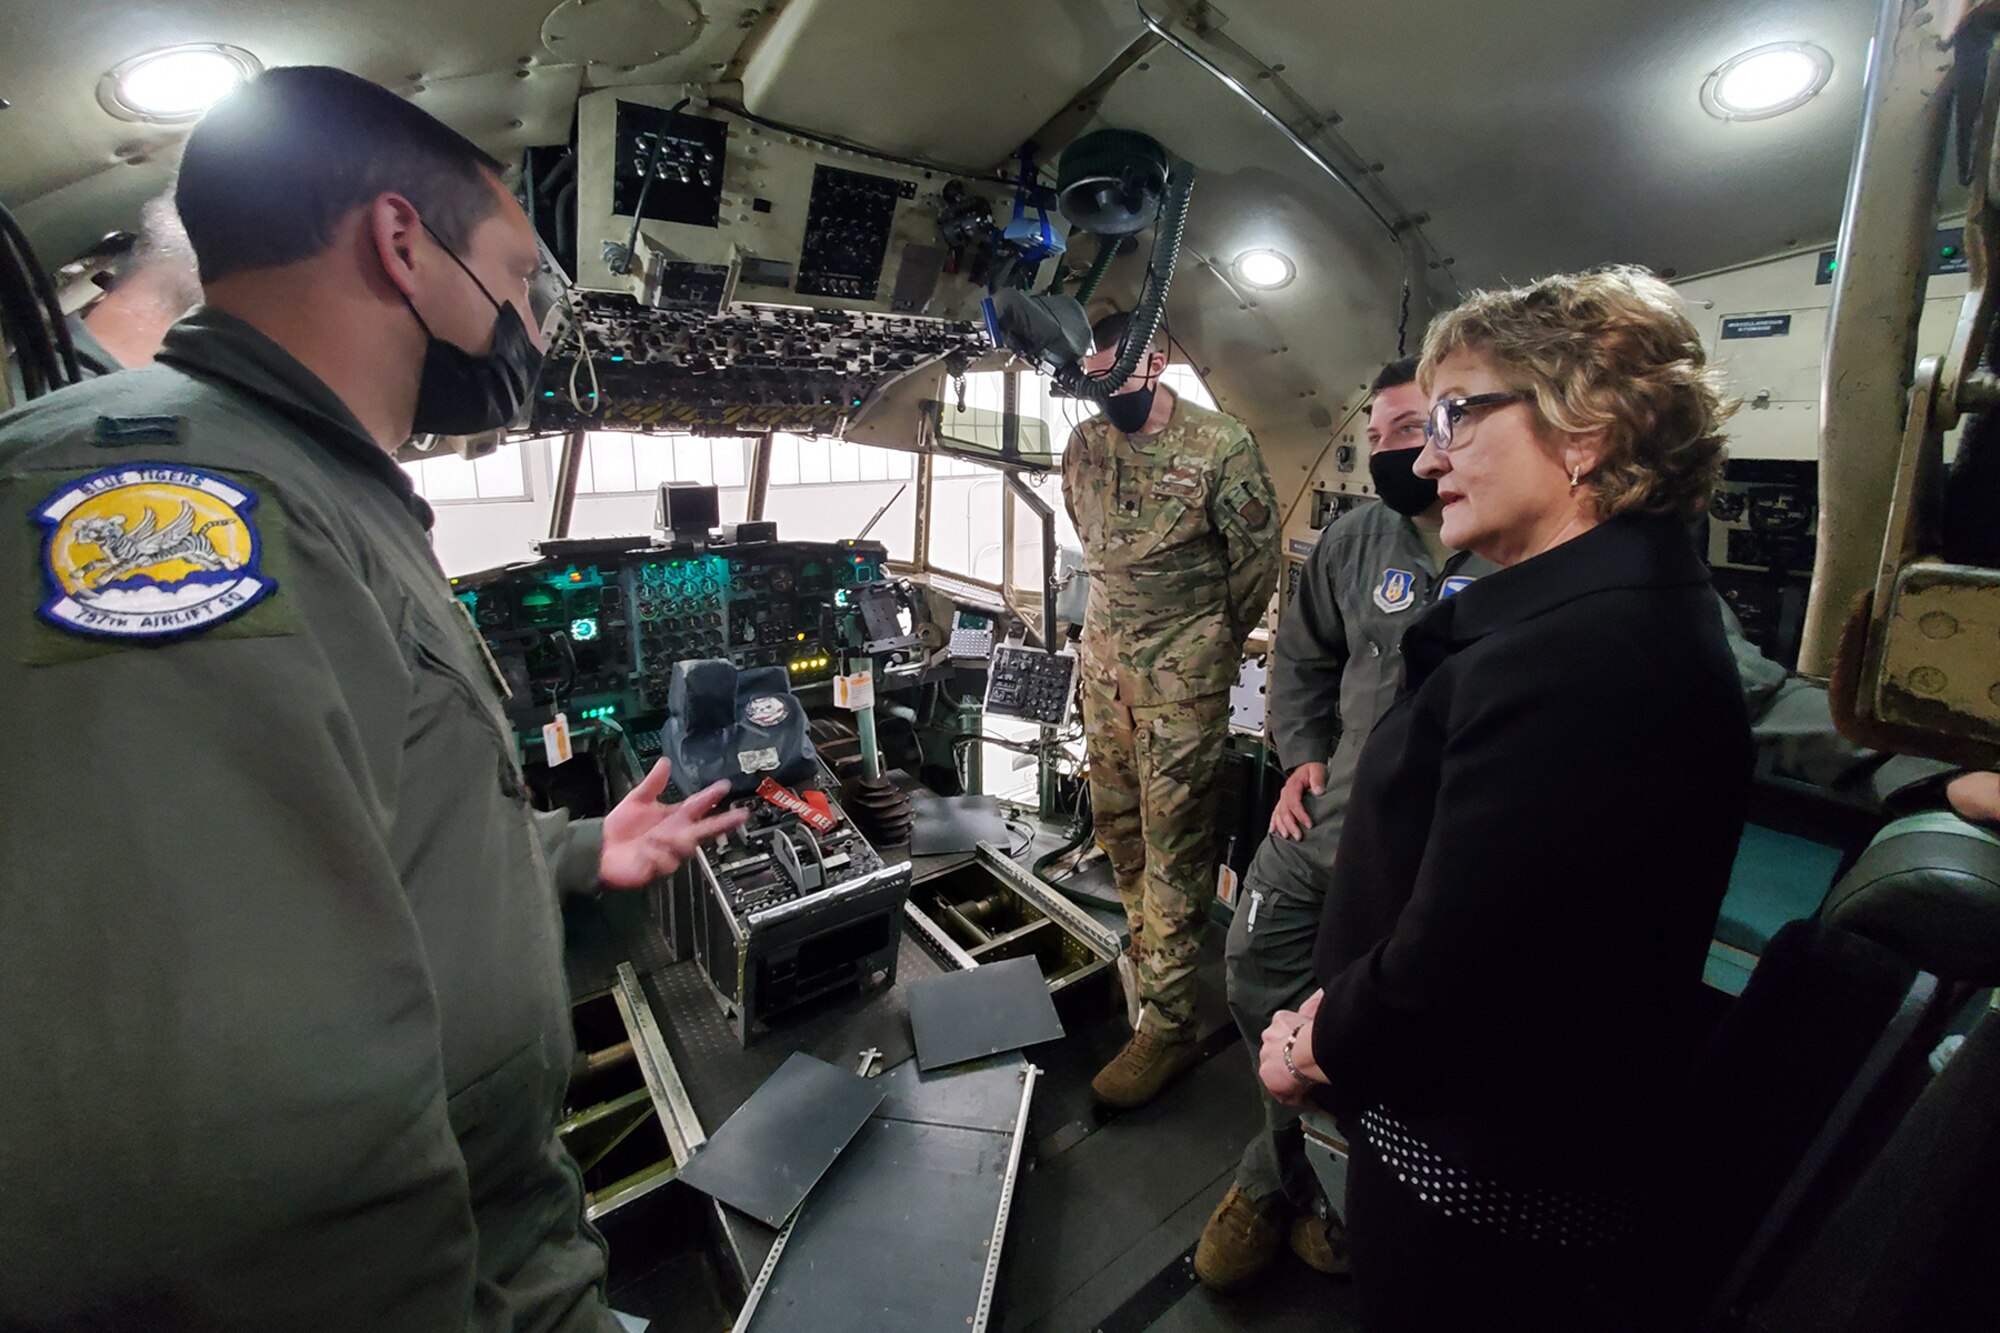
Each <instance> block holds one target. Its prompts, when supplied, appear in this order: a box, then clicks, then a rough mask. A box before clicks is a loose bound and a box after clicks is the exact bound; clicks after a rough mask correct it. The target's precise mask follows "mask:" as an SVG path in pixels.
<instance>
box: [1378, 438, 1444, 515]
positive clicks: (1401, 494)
mask: <svg viewBox="0 0 2000 1333" xmlns="http://www.w3.org/2000/svg"><path fill="white" fill-rule="evenodd" d="M1422 452H1423V450H1422V449H1384V450H1383V451H1382V452H1381V453H1377V454H1370V455H1368V477H1369V479H1370V480H1371V481H1373V482H1374V483H1375V494H1377V495H1379V496H1381V497H1382V503H1383V504H1385V505H1388V506H1389V508H1391V509H1393V510H1395V511H1396V512H1397V513H1399V514H1401V515H1403V516H1404V517H1405V518H1415V517H1416V516H1417V515H1418V514H1421V513H1423V512H1424V511H1425V510H1426V509H1429V508H1430V507H1431V506H1432V505H1434V504H1436V503H1437V498H1438V484H1437V480H1436V479H1435V478H1433V477H1420V476H1418V475H1417V474H1416V472H1415V471H1414V469H1415V468H1416V466H1417V455H1418V454H1420V453H1422Z"/></svg>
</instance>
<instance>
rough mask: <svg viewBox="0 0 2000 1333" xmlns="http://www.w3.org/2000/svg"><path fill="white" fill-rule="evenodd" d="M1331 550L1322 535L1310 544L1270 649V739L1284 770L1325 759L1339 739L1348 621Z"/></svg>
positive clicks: (1332, 550)
mask: <svg viewBox="0 0 2000 1333" xmlns="http://www.w3.org/2000/svg"><path fill="white" fill-rule="evenodd" d="M1328 531H1329V532H1331V529H1329V530H1328ZM1334 549H1335V543H1334V542H1332V541H1331V540H1330V539H1328V538H1326V537H1322V538H1321V539H1320V542H1319V545H1318V546H1316V547H1314V548H1313V555H1312V562H1311V563H1310V564H1309V565H1307V566H1306V569H1305V571H1304V573H1303V574H1302V575H1301V577H1300V578H1299V587H1298V591H1297V593H1295V594H1294V595H1293V597H1292V600H1291V601H1290V602H1289V603H1287V604H1286V606H1285V611H1284V614H1283V615H1281V616H1279V617H1278V635H1277V639H1276V640H1275V641H1274V642H1273V644H1272V647H1271V694H1270V699H1271V708H1270V723H1269V726H1270V731H1271V743H1272V745H1273V746H1274V747H1275V748H1276V749H1277V752H1278V762H1279V764H1281V765H1282V766H1283V767H1284V769H1285V771H1286V772H1287V773H1289V772H1291V771H1292V770H1293V769H1295V768H1297V767H1298V766H1299V765H1300V764H1323V763H1325V762H1326V760H1327V758H1328V757H1329V756H1331V755H1332V754H1333V749H1334V746H1335V745H1336V744H1338V742H1339V740H1340V685H1341V679H1342V676H1343V675H1344V674H1345V673H1346V670H1347V624H1346V622H1345V621H1344V620H1343V619H1342V617H1341V614H1340V602H1339V599H1338V598H1336V597H1335V595H1334V593H1335V589H1336V587H1337V586H1338V585H1337V582H1336V580H1337V577H1338V575H1339V572H1340V571H1339V569H1338V568H1337V565H1336V561H1335V559H1334Z"/></svg>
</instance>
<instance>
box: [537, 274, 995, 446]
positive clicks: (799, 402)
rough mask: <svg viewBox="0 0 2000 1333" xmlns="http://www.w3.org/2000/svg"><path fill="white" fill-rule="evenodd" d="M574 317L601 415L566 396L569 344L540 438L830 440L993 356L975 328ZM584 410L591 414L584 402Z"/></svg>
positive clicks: (742, 312)
mask: <svg viewBox="0 0 2000 1333" xmlns="http://www.w3.org/2000/svg"><path fill="white" fill-rule="evenodd" d="M577 314H578V316H579V318H580V321H581V323H582V326H583V331H584V337H585V339H586V340H587V343H588V346H589V349H590V355H591V357H592V360H593V365H594V369H595V371H596V379H595V381H594V383H595V384H596V385H597V389H598V394H599V398H598V405H597V410H596V411H595V412H587V411H578V410H577V406H576V404H574V403H572V402H571V401H570V398H569V395H568V394H567V393H566V392H564V391H563V389H562V388H560V387H558V386H566V385H568V384H569V383H570V382H571V374H570V372H571V369H572V367H573V365H574V362H575V356H576V353H575V345H574V343H573V342H572V343H571V344H569V345H568V346H567V347H566V348H565V349H563V350H562V351H560V352H558V353H557V354H556V355H554V356H553V357H551V359H550V363H549V369H548V370H547V371H546V372H545V373H544V374H543V377H542V384H543V386H544V387H543V389H542V395H541V397H540V398H539V399H537V400H536V404H535V425H536V427H537V428H538V429H541V430H567V429H573V428H577V427H587V428H593V429H602V430H635V431H687V432H692V433H695V434H724V435H742V434H754V433H757V432H761V431H771V430H789V431H799V432H803V433H814V432H818V433H827V432H834V431H838V430H839V429H840V427H841V424H842V423H843V422H844V421H845V420H846V419H847V418H848V417H850V416H851V415H853V414H854V412H855V410H856V409H857V408H859V407H860V406H861V404H862V403H863V402H865V401H866V400H867V398H868V396H869V395H870V394H872V393H874V392H875V391H876V390H877V389H879V388H880V387H881V386H883V385H885V384H887V383H889V382H891V381H892V380H895V379H898V378H900V377H902V376H904V375H907V374H909V373H910V372H911V371H913V370H915V369H917V368H918V367H920V366H924V365H928V364H930V363H931V362H934V361H936V360H938V359H939V358H941V357H947V356H952V355H963V356H966V357H973V356H977V355H979V354H980V353H981V352H983V351H985V350H986V342H985V338H984V335H983V334H982V333H980V332H979V330H978V329H977V328H975V327H974V326H972V325H970V324H959V323H955V322H951V321H946V320H937V319H918V318H915V317H912V316H900V315H882V314H875V313H872V312H867V311H843V310H811V309H800V308H796V307H793V308H787V307H783V306H765V305H744V304H740V303H739V304H737V305H734V306H731V307H730V308H729V309H728V310H727V311H726V312H724V313H723V314H720V315H708V314H703V313H700V312H695V311H672V310H661V309H648V308H646V307H643V306H640V305H638V304H636V303H634V302H633V301H632V300H631V299H630V298H627V297H619V296H603V295H599V296H585V297H582V298H581V299H580V300H579V301H578V302H577ZM585 378H586V377H583V376H578V379H579V380H582V379H585ZM582 405H583V407H585V408H589V407H590V406H591V403H590V400H589V398H588V397H587V396H586V397H584V398H583V400H582Z"/></svg>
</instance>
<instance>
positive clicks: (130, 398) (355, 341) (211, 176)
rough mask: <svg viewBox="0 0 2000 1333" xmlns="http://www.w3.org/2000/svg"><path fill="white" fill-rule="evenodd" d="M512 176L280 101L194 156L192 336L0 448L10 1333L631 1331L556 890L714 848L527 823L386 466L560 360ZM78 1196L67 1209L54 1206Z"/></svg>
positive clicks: (5, 1296)
mask: <svg viewBox="0 0 2000 1333" xmlns="http://www.w3.org/2000/svg"><path fill="white" fill-rule="evenodd" d="M498 173H499V164H498V163H496V162H494V161H493V160H492V159H490V158H488V157H487V156H486V155H485V154H483V153H481V152H480V151H479V150H478V149H476V148H475V147H473V145H472V144H470V143H469V142H467V141H466V140H464V139H462V138H461V137H459V136H458V135H457V134H455V133H453V132H452V131H451V130H449V129H447V128H445V126H443V125H442V124H440V123H439V122H437V121H435V120H433V119H432V118H431V117H430V116H428V115H426V114H424V113H423V112H421V111H419V110H417V109H416V108H414V107H413V106H411V105H410V104H408V103H406V102H404V101H403V100H402V99H400V98H398V97H396V96H394V95H393V94H391V93H389V92H388V91H386V90H385V89H382V88H379V87H376V86H375V85H374V84H371V83H368V82H366V81H364V80H361V79H358V78H355V77H354V76H352V75H349V74H344V73H341V72H340V71H337V70H331V69H316V68H288V69H274V70H271V71H269V72H267V73H265V74H263V75H262V76H260V77H258V78H257V79H255V80H253V81H251V82H250V83H248V84H246V85H245V86H244V87H243V88H242V89H240V90H238V91H237V92H235V93H234V94H232V95H231V96H230V97H229V98H227V99H225V100H224V101H223V102H222V103H221V104H219V105H218V106H217V107H216V109H215V110H214V111H212V112H211V113H210V114H209V115H208V117H207V118H206V119H205V120H204V121H203V122H202V123H201V124H199V125H198V126H197V127H196V128H195V129H194V131H193V132H192V134H191V136H190V138H189V140H188V144H187V150H186V155H185V157H184V159H183V164H182V166H181V170H180V177H179V181H178V185H177V187H176V189H177V194H176V198H177V203H178V206H179V211H180V214H181V217H182V219H183V221H184V222H185V223H186V226H187V232H188V236H189V238H190V240H191V241H192V243H193V246H194V250H195V252H196V254H197V256H198V257H199V260H200V268H201V278H202V282H203V287H204V294H205V299H206V301H207V304H206V305H205V306H204V307H203V308H201V309H199V310H197V311H196V312H195V313H193V314H192V315H190V316H188V317H187V318H186V319H184V320H182V321H181V322H180V323H179V324H178V325H176V326H175V327H174V329H173V330H172V331H171V332H170V333H169V334H168V335H167V339H166V342H165V345H164V346H163V348H162V349H161V351H160V353H159V357H158V360H157V362H156V363H155V364H154V365H151V366H147V367H143V368H141V369H137V370H130V371H125V372H123V373H120V374H116V375H110V376H106V377H105V378H103V379H99V380H95V381H92V382H90V383H88V384H84V385H80V386H78V387H76V388H73V389H68V390H65V391H63V392H62V393H59V394H54V395H51V396H50V397H49V398H47V399H45V400H43V401H41V402H37V403H35V404H33V405H31V406H29V407H27V408H25V409H23V410H21V411H18V412H15V413H12V414H10V415H8V416H6V417H4V418H0V560H4V562H5V565H4V567H5V569H6V570H7V572H8V577H7V578H6V579H5V580H4V581H0V620H3V621H4V622H5V624H6V626H7V630H6V634H5V639H4V642H5V644H6V647H5V649H4V650H0V696H4V697H5V698H6V699H7V701H8V705H9V713H10V715H11V716H13V717H15V718H18V719H20V720H21V721H22V723H23V724H24V725H22V726H20V727H18V728H17V732H16V735H15V739H14V754H15V758H14V765H15V770H16V771H17V772H18V773H20V774H22V775H32V776H31V778H30V779H29V780H24V781H19V782H15V783H13V784H11V786H10V789H9V796H8V800H7V801H6V802H5V804H4V807H0V881H4V882H5V884H6V885H7V891H6V892H5V893H4V894H0V1069H5V1070H6V1071H7V1076H6V1078H5V1079H0V1125H4V1126H5V1131H4V1133H0V1252H4V1253H5V1254H6V1256H7V1258H6V1262H5V1263H4V1264H0V1326H4V1327H6V1328H26V1329H37V1330H42V1329H58V1328H59V1329H72V1328H77V1329H82V1328H88V1329H99V1328H103V1329H113V1328H115V1329H151V1328H169V1327H171V1328H199V1329H203V1330H210V1331H214V1330H260V1331H261V1330H270V1329H290V1330H319V1329H326V1330H335V1329H337V1330H344V1331H345V1330H357V1329H367V1330H370V1331H371V1333H378V1331H379V1333H402V1331H405V1330H407V1331H408V1333H443V1331H445V1330H454V1331H456V1330H479V1331H480V1333H487V1331H489V1330H530V1329H533V1330H563V1331H565V1333H572V1331H578V1330H588V1331H590V1333H611V1331H612V1330H615V1329H616V1328H618V1324H617V1323H616V1322H615V1320H614V1317H613V1316H612V1314H611V1313H610V1310H609V1308H608V1307H607V1306H606V1304H605V1302H604V1297H603V1294H602V1289H601V1288H602V1280H603V1275H604V1271H605V1264H604V1253H603V1245H602V1242H601V1241H600V1240H599V1239H598V1237H597V1236H596V1234H595V1232H593V1231H592V1230H591V1229H590V1228H589V1227H588V1226H587V1225H586V1224H585V1222H584V1218H583V1210H582V1197H581V1189H580V1182H579V1178H578V1174H577V1170H576V1166H575V1164H574V1163H573V1162H572V1161H570V1159H569V1157H568V1155H567V1154H566V1153H565V1151H564V1150H563V1148H562V1147H561V1146H560V1145H559V1144H558V1143H557V1141H556V1139H555V1135H554V1126H555V1121H556V1117H557V1115H558V1113H559V1108H560V1104H561V1098H562V1094H563V1089H564V1084H565V1081H566V1078H567V1074H568V1069H569V1064H570V1058H571V1042H570V1035H569V1014H568V999H567V996H566V995H565V990H564V981H563V972H562V961H561V939H560V927H559V924H558V918H557V905H556V893H557V891H558V889H559V888H560V889H561V890H563V891H578V890H582V891H590V890H591V889H593V888H594V887H596V886H599V885H602V886H607V887H613V888H631V887H637V886H640V885H643V884H645V883H647V882H649V881H650V880H652V879H653V878H655V877H656V876H658V875H660V874H664V873H668V872H670V871H671V870H672V869H674V868H675V867H677V866H678V865H679V864H680V863H681V861H682V860H683V859H685V858H686V857H688V856H690V855H691V854H692V853H693V850H694V848H695V847H696V846H697V845H698V844H699V843H700V842H701V841H702V840H704V839H706V838H709V837H712V836H715V835H717V834H718V833H720V832H722V831H725V830H726V829H727V828H729V827H731V826H733V824H734V823H735V822H737V821H736V820H734V819H731V818H728V817H717V816H711V815H710V814H709V812H710V811H711V810H712V809H713V808H714V806H715V804H716V802H717V800H718V799H719V796H720V791H719V789H710V790H709V791H706V792H703V793H701V794H700V795H697V796H695V797H694V798H692V799H690V800H688V801H685V802H682V803H681V804H680V805H678V806H675V805H669V804H666V803H663V802H661V801H660V800H659V797H660V793H661V792H662V791H663V790H664V788H665V784H666V780H667V773H666V772H665V769H664V767H661V768H656V769H655V770H654V772H653V773H652V774H651V775H649V777H648V778H647V779H646V781H645V782H643V783H642V784H641V785H640V786H639V787H638V788H636V789H635V790H634V791H633V792H632V793H631V795H630V796H629V797H628V798H627V799H626V800H625V801H623V802H621V803H620V804H619V806H618V807H617V808H616V809H615V810H614V811H613V812H612V813H611V815H610V816H608V817H607V818H606V819H604V820H603V821H601V822H599V821H587V822H586V821H578V822H571V821H570V820H568V819H567V817H566V816H564V815H561V814H547V815H544V814H538V813H537V812H535V811H534V810H533V809H532V808H531V807H530V805H529V803H528V792H527V788H526V785H525V784H524V782H523V780H522V775H521V770H520V767H519V765H518V763H517V760H516V757H515V754H514V749H513V741H512V733H511V731H510V729H509V727H508V725H507V722H506V719H505V717H504V715H503V713H502V711H501V698H500V693H499V687H498V686H497V684H496V681H495V679H494V676H493V673H492V672H491V671H490V668H489V664H488V659H487V658H486V656H485V654H484V652H483V650H482V647H481V645H480V643H479V641H478V639H477V638H476V637H475V635H474V634H473V632H472V628H471V625H470V622H469V621H468V619H467V618H466V617H465V616H464V614H463V613H462V611H461V609H460V608H459V606H458V605H457V604H456V603H455V602H454V600H453V598H452V596H451V592H450V588H449V586H448V584H447V583H446V581H445V578H444V576H443V574H442V572H441V571H440V570H439V568H438V564H437V561H436V558H435V557H434V556H433V554H432V552H431V549H430V545H429V541H428V537H427V531H426V530H427V526H428V520H429V509H428V507H427V506H426V505H425V504H424V502H423V501H422V500H421V499H419V498H417V497H416V496H415V495H414V494H413V493H412V492H411V489H410V484H409V482H408V480H407V479H406V478H405V477H404V475H403V473H402V471H401V470H400V469H399V468H398V467H397V466H396V465H395V463H394V462H393V461H392V460H391V457H390V451H391V450H392V449H394V448H395V447H396V446H397V445H398V444H399V443H401V442H402V441H403V440H404V439H405V438H406V437H407V436H409V435H410V434H411V432H412V430H417V431H435V432H439V433H447V434H462V433H469V432H473V431H478V430H484V429H488V428H492V427H496V426H499V425H501V424H503V423H504V422H505V421H507V420H509V419H510V418H511V417H512V416H513V414H514V412H515V410H516V409H517V408H518V407H519V406H520V404H521V401H522V399H523V398H524V397H525V395H526V394H527V393H528V391H529V387H530V385H531V384H532V382H533V380H534V375H535V371H536V368H537V365H538V363H539V360H540V357H541V348H540V345H539V333H538V332H537V324H536V321H535V311H534V309H533V304H532V296H531V289H532V286H533V284H534V283H535V282H536V279H537V274H538V269H539V259H538V254H537V247H536V244H535V238H534V233H533V229H532V228H531V227H530V225H529V223H528V221H527V218H526V217H525V216H524V215H523V214H522V212H521V210H520V208H519V207H518V206H517V205H516V204H515V203H514V201H513V200H512V199H511V198H510V197H509V196H508V194H507V192H506V189H505V187H504V186H503V185H502V184H501V181H500V176H499V174H498ZM77 1199H88V1200H89V1201H90V1204H89V1206H88V1207H83V1208H80V1207H74V1206H72V1204H73V1203H74V1201H75V1200H77Z"/></svg>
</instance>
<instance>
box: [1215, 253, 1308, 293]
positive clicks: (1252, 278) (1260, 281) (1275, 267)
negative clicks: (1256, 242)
mask: <svg viewBox="0 0 2000 1333" xmlns="http://www.w3.org/2000/svg"><path fill="white" fill-rule="evenodd" d="M1230 267H1231V268H1232V269H1234V270H1235V271H1236V280H1237V281H1238V282H1240V283H1242V284H1243V285H1244V286H1246V287H1259V288H1262V289H1263V290H1265V291H1270V290H1272V289H1273V288H1277V287H1282V286H1284V285H1285V284H1286V283H1288V282H1290V281H1291V280H1292V279H1293V278H1294V277H1295V276H1297V273H1298V270H1297V269H1296V268H1294V267H1293V265H1292V261H1291V260H1289V259H1287V258H1286V257H1285V256H1284V255H1281V254H1279V253H1278V252H1277V251H1276V250H1245V251H1244V252H1243V253H1242V254H1240V255H1238V256H1236V262H1235V263H1234V264H1232V265H1230Z"/></svg>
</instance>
